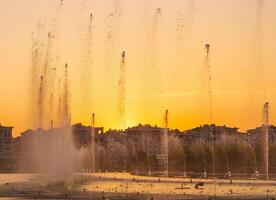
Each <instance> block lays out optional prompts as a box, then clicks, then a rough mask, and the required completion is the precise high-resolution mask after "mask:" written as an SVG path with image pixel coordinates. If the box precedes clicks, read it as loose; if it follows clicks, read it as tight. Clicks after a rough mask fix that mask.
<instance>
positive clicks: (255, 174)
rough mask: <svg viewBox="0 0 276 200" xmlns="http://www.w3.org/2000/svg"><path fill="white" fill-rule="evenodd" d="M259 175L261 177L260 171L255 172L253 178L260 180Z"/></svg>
mask: <svg viewBox="0 0 276 200" xmlns="http://www.w3.org/2000/svg"><path fill="white" fill-rule="evenodd" d="M259 175H260V173H259V171H258V170H255V172H254V173H253V176H254V177H255V178H258V177H259Z"/></svg>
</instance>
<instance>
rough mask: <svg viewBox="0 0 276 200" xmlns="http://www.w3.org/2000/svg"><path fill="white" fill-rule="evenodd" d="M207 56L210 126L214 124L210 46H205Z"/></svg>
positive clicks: (205, 63)
mask: <svg viewBox="0 0 276 200" xmlns="http://www.w3.org/2000/svg"><path fill="white" fill-rule="evenodd" d="M205 49H206V56H205V62H204V65H205V68H206V69H207V73H208V74H207V76H208V77H207V78H208V82H207V84H208V104H209V111H208V113H209V124H212V123H213V91H212V71H211V65H210V45H209V44H205Z"/></svg>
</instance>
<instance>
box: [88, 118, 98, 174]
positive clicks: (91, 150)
mask: <svg viewBox="0 0 276 200" xmlns="http://www.w3.org/2000/svg"><path fill="white" fill-rule="evenodd" d="M89 155H90V159H91V168H92V169H91V171H92V172H93V173H94V172H95V171H96V159H95V113H93V114H92V120H91V142H90V143H89Z"/></svg>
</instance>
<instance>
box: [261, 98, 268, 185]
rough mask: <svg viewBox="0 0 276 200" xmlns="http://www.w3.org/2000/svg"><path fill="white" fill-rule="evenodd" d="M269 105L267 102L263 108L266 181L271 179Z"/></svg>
mask: <svg viewBox="0 0 276 200" xmlns="http://www.w3.org/2000/svg"><path fill="white" fill-rule="evenodd" d="M268 114H269V104H268V102H266V103H265V104H264V106H263V135H262V137H263V152H264V155H263V156H264V166H265V175H266V179H267V180H268V178H269V160H268V158H269V122H268V120H269V118H268V117H269V116H268Z"/></svg>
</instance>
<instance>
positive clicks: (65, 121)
mask: <svg viewBox="0 0 276 200" xmlns="http://www.w3.org/2000/svg"><path fill="white" fill-rule="evenodd" d="M69 113H70V112H69V82H68V65H67V63H66V64H65V67H64V86H63V116H62V117H63V126H68V125H69V117H70V116H69Z"/></svg>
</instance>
